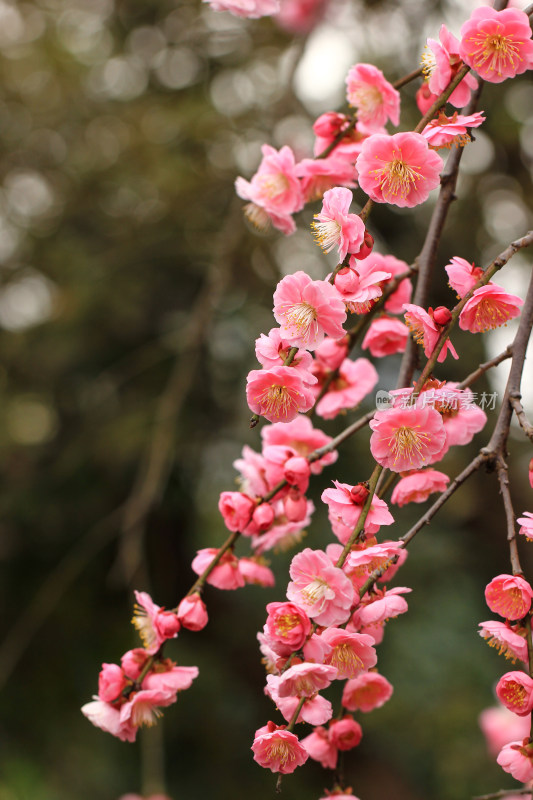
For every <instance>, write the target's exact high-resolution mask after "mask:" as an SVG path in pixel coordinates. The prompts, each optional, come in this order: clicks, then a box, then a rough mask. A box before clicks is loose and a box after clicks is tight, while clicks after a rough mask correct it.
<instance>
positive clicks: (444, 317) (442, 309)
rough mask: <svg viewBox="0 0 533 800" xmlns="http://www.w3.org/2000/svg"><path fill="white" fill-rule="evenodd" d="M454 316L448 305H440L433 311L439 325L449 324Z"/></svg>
mask: <svg viewBox="0 0 533 800" xmlns="http://www.w3.org/2000/svg"><path fill="white" fill-rule="evenodd" d="M451 318H452V312H451V311H450V309H449V308H446V306H439V307H438V308H436V309H435V311H434V312H433V319H434V320H435V322H436V323H437V325H447V324H448V322H449V321H450V320H451Z"/></svg>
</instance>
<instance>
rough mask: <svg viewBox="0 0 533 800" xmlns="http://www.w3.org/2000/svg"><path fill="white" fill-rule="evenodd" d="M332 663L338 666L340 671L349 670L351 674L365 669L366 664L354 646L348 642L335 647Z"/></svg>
mask: <svg viewBox="0 0 533 800" xmlns="http://www.w3.org/2000/svg"><path fill="white" fill-rule="evenodd" d="M330 663H331V664H332V666H334V667H337V669H338V670H339V672H341V673H345V672H349V673H350V674H353V673H355V672H356V671H357V670H361V669H364V666H365V665H364V664H363V661H362V659H360V658H359V656H358V655H357V654H356V653H355V652H354V650H353V647H350V645H349V644H348V643H346V642H344V643H343V644H339V645H337V647H335V649H334V650H333V654H332V656H331V662H330Z"/></svg>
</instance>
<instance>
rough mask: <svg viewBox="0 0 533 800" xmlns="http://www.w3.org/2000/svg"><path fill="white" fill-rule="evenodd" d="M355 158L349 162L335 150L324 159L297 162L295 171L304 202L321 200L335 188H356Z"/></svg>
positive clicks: (307, 159)
mask: <svg viewBox="0 0 533 800" xmlns="http://www.w3.org/2000/svg"><path fill="white" fill-rule="evenodd" d="M322 149H324V148H322ZM356 157H357V156H354V158H353V160H352V161H349V160H347V159H346V158H345V157H344V156H343V155H342V153H338V152H337V149H335V150H334V151H333V153H331V154H330V155H329V156H327V157H326V158H303V159H302V160H301V161H299V162H298V163H297V164H296V170H295V171H296V175H298V177H299V178H300V182H301V187H302V192H303V195H304V198H305V202H306V203H312V202H314V201H315V200H321V199H322V197H323V196H324V194H325V193H326V192H327V191H329V190H330V189H333V188H334V187H335V186H345V187H347V188H350V189H354V188H355V187H356V186H357V170H356V168H355V159H356Z"/></svg>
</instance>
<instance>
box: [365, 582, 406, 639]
mask: <svg viewBox="0 0 533 800" xmlns="http://www.w3.org/2000/svg"><path fill="white" fill-rule="evenodd" d="M411 591H412V589H408V588H407V587H405V586H396V587H395V588H394V589H389V590H388V591H385V590H382V589H378V590H376V591H375V594H373V595H372V597H371V599H370V600H369V601H367V602H366V603H365V604H364V605H360V606H359V607H358V608H357V609H356V610H355V612H354V614H353V617H352V619H351V620H350V627H352V626H353V627H354V628H357V629H360V628H361V627H364V626H366V625H382V624H383V623H384V622H386V621H387V620H388V619H392V618H393V617H397V616H399V615H400V614H405V612H406V611H407V601H406V600H405V598H403V597H401V595H402V594H405V593H406V592H411Z"/></svg>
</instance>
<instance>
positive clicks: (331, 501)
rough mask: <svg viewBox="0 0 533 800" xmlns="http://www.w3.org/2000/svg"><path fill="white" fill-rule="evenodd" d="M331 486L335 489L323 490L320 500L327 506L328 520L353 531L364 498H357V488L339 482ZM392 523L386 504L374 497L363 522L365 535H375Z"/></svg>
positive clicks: (334, 482)
mask: <svg viewBox="0 0 533 800" xmlns="http://www.w3.org/2000/svg"><path fill="white" fill-rule="evenodd" d="M333 484H334V486H335V488H334V489H324V491H323V492H322V497H321V499H322V501H323V502H324V503H326V504H327V506H328V511H329V514H330V518H332V517H333V518H337V519H339V520H340V521H341V522H342V523H343V524H344V525H346V526H348V527H349V528H351V529H352V530H353V529H354V528H355V526H356V525H357V523H358V521H359V517H360V516H361V512H362V510H363V504H364V502H365V500H366V497H364V496H363V497H360V496H359V494H358V493H357V489H358V486H351V485H350V484H348V483H340V482H339V481H333ZM367 495H368V491H367ZM393 523H394V517H393V516H392V514H391V513H390V511H389V509H388V507H387V504H386V502H385V501H384V500H382V499H381V498H379V497H376V496H375V495H374V497H373V498H372V504H371V506H370V510H369V512H368V514H367V517H366V520H365V531H366V532H367V533H377V532H378V531H379V529H380V527H381V525H392V524H393Z"/></svg>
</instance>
